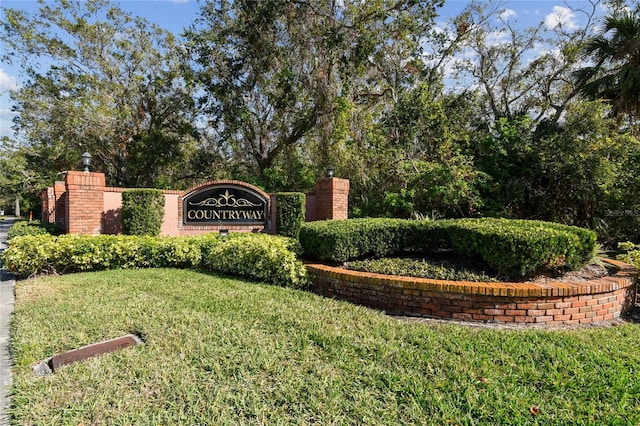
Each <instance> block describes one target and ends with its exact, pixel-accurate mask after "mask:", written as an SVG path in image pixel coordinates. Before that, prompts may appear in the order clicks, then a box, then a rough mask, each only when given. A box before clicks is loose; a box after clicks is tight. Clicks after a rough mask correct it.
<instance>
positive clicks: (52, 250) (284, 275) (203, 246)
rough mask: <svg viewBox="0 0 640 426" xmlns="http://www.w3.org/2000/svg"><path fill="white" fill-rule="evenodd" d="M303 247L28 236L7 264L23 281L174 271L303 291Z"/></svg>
mask: <svg viewBox="0 0 640 426" xmlns="http://www.w3.org/2000/svg"><path fill="white" fill-rule="evenodd" d="M297 250H299V249H298V243H297V242H296V241H295V240H291V239H289V238H285V237H272V236H269V235H263V234H232V235H230V236H229V238H228V239H227V241H226V242H223V241H222V240H221V239H220V237H219V236H218V235H217V234H212V235H203V236H198V237H149V236H126V235H125V236H123V235H98V236H80V235H61V236H59V237H54V236H51V235H26V236H21V237H16V238H13V239H12V240H11V241H10V244H9V247H8V248H7V249H6V250H5V251H4V252H3V253H2V263H3V265H5V267H7V268H8V269H9V270H11V271H14V272H16V273H18V274H19V275H22V276H30V275H33V274H40V273H57V274H61V273H71V272H79V271H97V270H104V269H114V268H148V267H158V268H161V267H171V268H184V269H203V270H209V271H213V272H223V273H227V274H232V275H239V276H243V277H249V278H254V279H259V280H263V281H266V282H269V283H271V284H277V285H282V286H287V287H295V288H300V287H304V286H305V285H306V284H307V281H306V268H305V267H304V265H303V264H302V262H300V261H299V260H298V259H297V256H296V251H297Z"/></svg>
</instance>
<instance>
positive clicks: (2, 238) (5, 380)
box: [0, 218, 15, 426]
mask: <svg viewBox="0 0 640 426" xmlns="http://www.w3.org/2000/svg"><path fill="white" fill-rule="evenodd" d="M14 222H15V219H13V218H6V219H5V220H3V221H0V253H2V251H3V250H4V249H5V248H6V241H7V231H8V230H9V228H11V226H13V223H14ZM14 289H15V280H14V278H13V275H12V274H10V273H8V272H7V271H5V270H4V269H2V264H0V426H8V425H9V424H10V422H9V420H10V417H9V413H8V409H9V406H10V403H11V399H10V392H11V386H12V384H13V375H12V373H11V368H12V364H13V363H12V360H11V353H10V352H9V343H10V338H11V330H10V324H11V315H12V314H13V307H14V304H15V290H14Z"/></svg>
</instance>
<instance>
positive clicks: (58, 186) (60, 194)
mask: <svg viewBox="0 0 640 426" xmlns="http://www.w3.org/2000/svg"><path fill="white" fill-rule="evenodd" d="M53 197H54V200H53V202H54V205H53V212H54V213H53V221H52V223H53V222H55V223H57V224H58V225H60V226H62V228H63V229H66V224H67V185H65V183H64V182H62V181H56V182H55V184H54V186H53Z"/></svg>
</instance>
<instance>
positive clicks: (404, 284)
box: [307, 259, 638, 324]
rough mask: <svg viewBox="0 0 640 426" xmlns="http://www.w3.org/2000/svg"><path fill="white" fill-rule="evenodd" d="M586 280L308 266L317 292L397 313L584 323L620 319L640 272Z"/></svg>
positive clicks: (622, 269) (624, 267)
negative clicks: (467, 277) (493, 278)
mask: <svg viewBox="0 0 640 426" xmlns="http://www.w3.org/2000/svg"><path fill="white" fill-rule="evenodd" d="M603 261H604V262H607V263H610V264H612V265H614V266H616V267H617V268H618V272H617V273H616V274H615V275H612V276H607V277H603V278H599V279H595V280H590V281H582V282H575V283H573V282H550V283H545V284H538V283H506V282H505V283H502V282H500V283H484V282H467V281H443V280H431V279H422V278H411V277H398V276H391V275H382V274H373V273H365V272H357V271H349V270H346V269H342V268H336V267H331V266H327V265H321V264H308V265H307V269H308V271H309V274H310V276H311V278H312V282H313V284H312V290H313V291H314V292H315V293H317V294H320V295H323V296H327V297H335V298H337V299H343V300H348V301H350V302H353V303H357V304H361V305H364V306H369V307H372V308H376V309H381V310H384V311H386V312H387V313H390V314H395V315H412V316H424V317H437V318H452V319H460V320H467V321H491V322H507V323H551V324H584V323H593V322H598V321H605V320H610V319H614V318H617V317H619V316H620V314H621V313H623V312H626V311H627V310H629V309H630V308H631V307H632V306H633V303H634V301H635V297H634V296H635V289H636V281H637V278H638V271H637V269H636V268H635V267H633V266H631V265H628V264H626V263H623V262H618V261H615V260H609V259H603Z"/></svg>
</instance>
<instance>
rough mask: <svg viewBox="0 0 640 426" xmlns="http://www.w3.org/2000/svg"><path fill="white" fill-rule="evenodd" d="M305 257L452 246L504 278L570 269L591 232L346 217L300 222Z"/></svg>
mask: <svg viewBox="0 0 640 426" xmlns="http://www.w3.org/2000/svg"><path fill="white" fill-rule="evenodd" d="M300 243H301V245H302V248H303V251H304V255H305V257H307V258H309V259H316V260H320V261H325V262H345V261H347V260H351V259H362V258H379V257H390V256H399V255H402V254H406V253H407V252H413V253H428V252H437V251H442V250H454V251H455V252H456V253H457V254H459V255H461V256H463V257H469V258H476V259H481V260H483V261H484V262H485V263H486V264H487V265H488V266H489V267H491V268H493V269H494V270H496V271H497V272H498V273H500V274H503V275H506V276H523V275H530V274H533V273H535V272H539V271H544V270H549V269H556V268H568V269H576V268H579V267H580V266H582V265H583V264H584V263H585V262H586V261H588V260H589V259H591V257H592V256H593V254H594V252H595V246H596V235H595V233H594V232H592V231H589V230H586V229H581V228H576V227H571V226H565V225H559V224H555V223H548V222H540V221H527V220H507V219H492V218H486V219H452V220H442V221H411V220H401V219H352V220H341V221H321V222H311V223H307V224H305V225H304V226H303V227H302V229H301V230H300Z"/></svg>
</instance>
